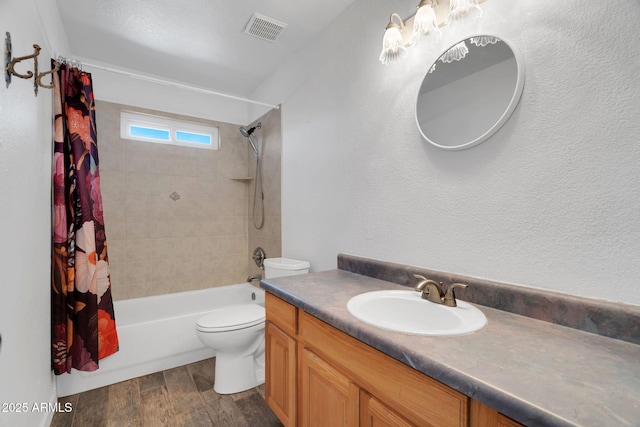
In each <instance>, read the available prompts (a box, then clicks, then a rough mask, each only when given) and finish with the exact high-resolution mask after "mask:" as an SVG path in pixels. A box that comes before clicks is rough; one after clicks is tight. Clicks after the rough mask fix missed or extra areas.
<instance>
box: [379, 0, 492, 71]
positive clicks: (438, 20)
mask: <svg viewBox="0 0 640 427" xmlns="http://www.w3.org/2000/svg"><path fill="white" fill-rule="evenodd" d="M484 1H486V0H421V1H420V3H419V4H418V6H417V7H416V9H417V11H416V14H415V15H414V16H412V17H410V18H408V19H407V20H406V21H403V20H402V18H401V17H400V15H398V14H397V13H392V14H391V17H390V18H389V24H388V25H387V27H386V29H385V33H384V37H383V39H382V52H381V53H380V58H379V59H380V62H382V63H383V64H385V65H386V64H391V63H394V62H399V61H401V60H402V59H404V57H405V56H406V55H407V47H409V46H411V45H413V44H416V43H418V42H419V41H420V40H423V39H425V38H430V37H434V36H435V37H439V36H440V35H441V32H440V27H442V26H444V25H446V24H453V23H457V22H459V21H461V20H464V19H469V18H471V19H472V20H476V19H477V18H478V17H480V15H482V9H481V8H480V5H479V3H483V2H484ZM407 33H409V34H407ZM483 42H484V41H483ZM489 43H490V42H489ZM464 47H465V48H466V45H465V46H464ZM454 53H455V54H456V55H455V56H456V57H460V58H459V59H462V58H464V55H465V54H466V52H464V49H463V47H462V46H461V47H459V48H457V51H456V52H454ZM459 59H458V60H459ZM452 60H456V59H452Z"/></svg>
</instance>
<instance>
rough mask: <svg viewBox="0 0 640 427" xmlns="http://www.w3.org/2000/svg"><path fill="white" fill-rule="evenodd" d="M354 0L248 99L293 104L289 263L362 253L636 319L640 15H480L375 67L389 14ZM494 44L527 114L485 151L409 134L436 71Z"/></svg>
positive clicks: (608, 4)
mask: <svg viewBox="0 0 640 427" xmlns="http://www.w3.org/2000/svg"><path fill="white" fill-rule="evenodd" d="M415 3H416V2H415V1H413V0H402V1H391V0H374V1H364V0H356V1H355V2H354V3H353V4H352V6H351V7H350V8H348V9H347V10H346V11H345V13H344V14H343V15H341V16H340V17H339V18H338V20H336V21H335V22H334V23H333V25H332V26H331V27H330V28H328V29H327V31H326V32H325V33H323V34H322V35H321V36H320V37H319V38H318V39H316V41H315V43H313V44H310V45H308V46H307V49H305V50H304V51H301V52H298V53H297V55H296V56H295V57H294V58H292V60H291V61H289V62H288V63H286V64H283V66H282V67H281V68H280V69H278V70H276V72H275V73H274V74H273V76H272V77H271V78H270V79H269V80H268V81H266V82H265V83H264V84H263V85H262V87H261V89H260V90H259V91H257V92H256V93H254V96H266V95H267V94H268V93H269V92H271V91H276V92H280V93H284V94H287V101H286V102H285V103H284V104H283V109H282V117H283V171H282V174H283V188H282V192H283V194H282V198H283V204H282V210H283V211H282V218H283V255H284V256H289V257H294V258H299V259H306V260H309V261H310V262H311V264H312V268H313V269H314V270H316V271H318V270H323V269H329V268H334V267H335V265H336V254H337V253H339V252H346V253H352V254H356V255H362V256H367V257H373V258H378V259H384V260H389V261H396V262H401V263H407V264H414V265H418V266H424V267H429V268H433V269H438V270H445V271H452V272H457V273H461V274H466V275H472V276H479V277H485V278H489V279H493V280H498V281H503V282H511V283H516V284H521V285H526V286H533V287H540V288H546V289H553V290H556V291H561V292H567V293H572V294H578V295H582V296H587V297H596V298H604V299H609V300H616V301H621V300H624V301H627V302H630V303H633V304H640V287H638V286H637V280H638V279H637V278H638V276H639V275H640V264H639V263H638V262H637V260H638V258H639V256H640V216H639V215H638V211H639V208H640V194H639V190H638V164H640V144H638V142H639V139H640V137H639V136H638V135H640V120H639V117H640V80H639V79H640V77H639V76H640V51H639V50H638V49H637V46H636V43H635V40H637V29H635V26H636V25H637V22H639V21H640V3H639V2H638V1H634V0H624V1H615V0H606V1H604V2H582V1H578V0H570V1H564V2H556V1H551V0H542V1H540V0H536V1H533V0H522V1H518V2H512V1H510V0H488V1H487V2H486V3H484V5H483V7H484V10H485V12H484V16H483V18H482V19H481V20H479V21H478V22H477V23H475V24H471V25H467V26H463V27H460V28H458V29H456V30H453V31H452V30H450V29H445V31H444V35H443V38H442V39H441V40H439V41H434V42H432V43H431V44H425V45H419V46H416V47H414V48H412V49H411V50H410V53H409V55H408V57H407V59H406V60H405V62H404V63H402V64H399V65H390V66H383V65H381V64H380V62H378V60H377V57H378V55H379V50H380V48H381V44H382V43H381V39H382V34H383V31H384V27H385V25H386V24H387V22H388V17H389V14H390V13H391V12H394V11H396V12H400V14H401V15H404V16H408V15H410V14H411V13H412V11H413V10H414V8H415ZM477 33H489V34H494V35H497V36H500V37H502V38H505V39H507V40H509V41H510V42H511V43H512V44H513V45H514V46H515V47H516V48H517V49H518V50H519V51H520V53H521V54H522V56H523V58H524V61H525V68H526V81H525V87H524V92H523V95H522V99H521V101H520V104H519V106H518V108H517V109H516V110H515V112H514V114H513V116H512V117H511V119H510V120H509V121H508V122H507V123H506V124H505V126H504V127H503V128H502V129H500V130H499V131H498V133H496V134H495V135H494V136H493V137H491V138H490V139H489V140H488V141H486V142H484V143H482V144H481V145H479V146H476V147H473V148H471V149H469V150H465V151H460V152H446V151H442V150H439V149H437V148H434V147H431V146H429V145H427V144H426V143H425V142H424V141H423V140H422V139H421V137H420V134H419V132H418V130H417V128H416V125H415V119H414V105H415V97H416V94H417V91H418V88H419V86H420V83H421V81H422V78H423V76H424V74H425V73H426V71H427V69H428V67H429V66H430V64H431V63H432V62H433V61H434V60H435V59H436V58H437V57H438V55H439V53H440V52H442V51H443V50H444V49H445V48H447V47H448V46H450V45H452V44H453V43H454V42H457V41H458V40H461V39H464V38H466V37H468V36H470V35H474V34H477Z"/></svg>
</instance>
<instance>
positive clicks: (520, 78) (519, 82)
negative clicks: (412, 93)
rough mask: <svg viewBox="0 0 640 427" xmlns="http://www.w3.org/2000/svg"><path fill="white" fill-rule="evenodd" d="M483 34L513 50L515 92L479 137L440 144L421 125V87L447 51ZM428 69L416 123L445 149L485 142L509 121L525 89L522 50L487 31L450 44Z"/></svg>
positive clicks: (451, 149) (416, 104)
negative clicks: (460, 141) (504, 107)
mask: <svg viewBox="0 0 640 427" xmlns="http://www.w3.org/2000/svg"><path fill="white" fill-rule="evenodd" d="M481 36H489V37H496V38H497V39H499V40H500V41H501V42H503V43H504V44H506V45H507V47H509V49H511V52H513V56H514V58H515V60H516V72H517V76H516V84H515V87H514V89H513V93H512V95H511V99H510V100H509V104H508V105H507V107H506V109H505V110H504V112H503V113H502V115H501V116H500V117H499V118H498V120H497V121H496V122H495V123H494V124H493V125H491V127H489V129H487V130H486V131H485V132H484V133H483V134H482V135H480V136H478V137H477V138H475V139H473V140H471V141H468V142H462V143H460V144H457V145H442V144H438V143H436V142H434V141H432V140H431V139H429V138H428V137H427V136H426V135H425V134H424V132H423V130H422V128H421V127H420V121H419V120H418V100H419V98H420V89H422V85H423V84H424V82H425V80H426V79H427V77H428V76H429V71H428V70H430V69H431V67H433V65H434V64H436V63H437V62H438V61H439V60H440V58H441V57H442V55H444V54H445V53H446V52H447V51H449V49H451V48H452V47H454V46H455V45H457V44H458V43H460V42H462V41H468V40H469V39H471V38H472V37H481ZM428 70H427V73H426V74H425V75H424V77H423V79H422V82H421V83H420V87H419V89H418V95H417V96H416V102H415V119H416V125H417V126H418V130H419V131H420V135H422V137H423V138H424V139H426V140H427V142H429V143H430V144H431V145H433V146H435V147H438V148H442V149H443V150H449V151H457V150H464V149H467V148H471V147H473V146H474V145H478V144H480V143H481V142H484V141H486V140H487V139H489V138H490V137H491V136H492V135H493V134H494V133H496V132H497V131H498V129H500V128H501V127H502V126H503V125H504V124H505V123H506V122H507V120H509V117H511V114H512V113H513V111H514V110H515V109H516V107H517V106H518V103H519V102H520V97H521V96H522V92H523V89H524V78H525V70H524V60H523V58H522V55H521V54H520V52H518V50H517V49H516V48H515V47H514V46H513V45H512V44H511V43H510V42H508V41H507V40H505V39H503V38H502V37H498V36H496V35H493V34H487V33H482V34H475V35H471V36H469V37H465V38H464V39H461V40H459V41H457V42H455V43H453V44H452V45H451V46H449V47H448V48H447V49H445V50H444V51H443V52H442V53H441V54H440V55H439V56H438V58H436V60H435V61H434V62H433V63H432V64H431V65H429V68H428Z"/></svg>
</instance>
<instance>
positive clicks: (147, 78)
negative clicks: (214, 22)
mask: <svg viewBox="0 0 640 427" xmlns="http://www.w3.org/2000/svg"><path fill="white" fill-rule="evenodd" d="M82 66H86V67H91V68H97V69H99V70H104V71H108V72H110V73H116V74H122V75H125V76H128V77H131V78H134V79H138V80H144V81H148V82H151V83H158V84H161V85H165V86H174V87H177V88H180V89H186V90H191V91H194V92H200V93H206V94H208V95H216V96H222V97H225V98H230V99H235V100H236V101H243V102H248V103H250V104H256V105H263V106H265V107H270V108H275V109H279V108H280V106H279V105H273V104H267V103H265V102H260V101H254V100H253V99H248V98H244V97H241V96H236V95H231V94H228V93H223V92H217V91H215V90H209V89H204V88H201V87H197V86H191V85H188V84H185V83H178V82H174V81H170V80H164V79H160V78H157V77H150V76H145V75H142V74H136V73H132V72H130V71H124V70H118V69H117V68H110V67H106V66H104V65H97V64H91V63H88V62H82Z"/></svg>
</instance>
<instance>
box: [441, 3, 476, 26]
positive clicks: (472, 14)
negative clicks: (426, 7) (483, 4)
mask: <svg viewBox="0 0 640 427" xmlns="http://www.w3.org/2000/svg"><path fill="white" fill-rule="evenodd" d="M481 15H482V9H481V8H480V5H479V4H478V0H451V2H450V3H449V15H448V16H447V23H454V22H457V21H460V20H461V19H468V18H470V19H472V20H476V19H478V18H479V17H480V16H481Z"/></svg>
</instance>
